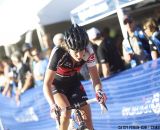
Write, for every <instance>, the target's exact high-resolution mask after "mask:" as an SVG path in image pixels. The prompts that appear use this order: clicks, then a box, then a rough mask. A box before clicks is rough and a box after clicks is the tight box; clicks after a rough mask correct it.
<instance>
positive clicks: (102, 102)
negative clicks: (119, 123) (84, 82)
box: [96, 90, 108, 113]
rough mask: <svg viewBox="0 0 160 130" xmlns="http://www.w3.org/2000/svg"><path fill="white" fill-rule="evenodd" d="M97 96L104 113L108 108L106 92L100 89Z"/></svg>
mask: <svg viewBox="0 0 160 130" xmlns="http://www.w3.org/2000/svg"><path fill="white" fill-rule="evenodd" d="M96 98H97V101H98V102H99V103H100V107H101V110H102V113H105V112H107V111H108V108H107V106H106V104H105V102H106V100H107V96H106V94H105V93H104V92H103V91H102V90H98V91H97V92H96Z"/></svg>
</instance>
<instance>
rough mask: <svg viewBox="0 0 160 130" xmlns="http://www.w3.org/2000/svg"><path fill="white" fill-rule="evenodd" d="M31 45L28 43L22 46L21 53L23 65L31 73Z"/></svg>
mask: <svg viewBox="0 0 160 130" xmlns="http://www.w3.org/2000/svg"><path fill="white" fill-rule="evenodd" d="M31 49H32V45H31V44H30V43H24V44H23V46H22V52H23V63H24V64H26V65H27V66H28V67H29V68H30V70H31V71H32V62H33V61H32V56H31V52H30V51H31Z"/></svg>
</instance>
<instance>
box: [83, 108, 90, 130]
mask: <svg viewBox="0 0 160 130" xmlns="http://www.w3.org/2000/svg"><path fill="white" fill-rule="evenodd" d="M81 113H82V115H83V118H84V120H85V122H86V125H87V128H88V129H89V130H93V123H92V115H91V109H90V106H89V105H85V106H83V107H82V108H81Z"/></svg>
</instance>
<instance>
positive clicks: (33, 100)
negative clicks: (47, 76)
mask: <svg viewBox="0 0 160 130" xmlns="http://www.w3.org/2000/svg"><path fill="white" fill-rule="evenodd" d="M82 83H83V84H84V87H85V89H86V92H87V95H88V97H89V98H92V97H95V93H94V91H93V88H92V85H91V82H90V81H85V82H82ZM102 84H103V86H104V90H105V92H106V93H107V95H108V101H107V106H108V110H109V111H108V112H107V113H106V114H101V111H100V107H99V105H98V104H92V105H91V108H92V116H93V123H94V127H95V129H96V130H119V129H137V130H138V129H139V130H140V129H145V130H157V129H160V118H159V115H160V60H158V61H157V62H153V61H150V62H147V63H145V64H143V65H140V66H138V67H136V68H133V69H129V70H126V71H123V72H121V73H118V74H117V75H115V76H113V77H111V78H108V79H102ZM0 118H1V121H2V124H3V127H4V128H5V130H56V124H55V121H53V120H52V119H51V118H50V115H49V106H48V103H47V102H46V100H45V98H44V96H43V92H42V88H38V87H37V88H35V89H31V90H28V91H27V92H26V93H24V94H23V95H22V97H21V104H20V106H17V105H16V104H15V101H14V99H12V98H11V99H10V98H6V97H3V96H2V95H0ZM1 129H2V128H1ZM1 129H0V130H1Z"/></svg>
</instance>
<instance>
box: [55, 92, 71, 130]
mask: <svg viewBox="0 0 160 130" xmlns="http://www.w3.org/2000/svg"><path fill="white" fill-rule="evenodd" d="M54 100H55V102H56V104H57V105H58V106H59V107H60V108H66V107H67V106H70V103H69V101H68V99H67V97H66V96H65V95H64V94H62V93H56V94H54ZM70 114H71V112H70V111H63V112H62V113H61V116H60V126H59V130H67V129H68V126H69V119H70Z"/></svg>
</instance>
